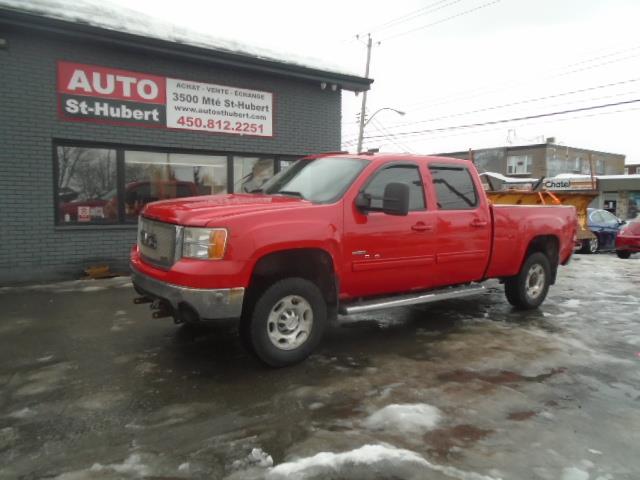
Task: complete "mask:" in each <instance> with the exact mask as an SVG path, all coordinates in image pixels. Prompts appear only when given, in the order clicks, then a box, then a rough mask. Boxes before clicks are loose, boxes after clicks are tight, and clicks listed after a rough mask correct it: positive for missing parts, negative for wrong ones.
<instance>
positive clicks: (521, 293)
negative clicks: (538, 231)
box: [504, 252, 551, 310]
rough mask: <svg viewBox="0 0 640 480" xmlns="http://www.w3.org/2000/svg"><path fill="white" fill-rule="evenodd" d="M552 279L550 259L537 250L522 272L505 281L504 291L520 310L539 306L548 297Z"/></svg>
mask: <svg viewBox="0 0 640 480" xmlns="http://www.w3.org/2000/svg"><path fill="white" fill-rule="evenodd" d="M550 280H551V267H550V265H549V259H548V258H547V256H546V255H545V254H544V253H541V252H536V253H533V254H531V255H529V257H528V258H527V259H526V260H525V262H524V265H522V268H521V269H520V273H518V274H517V275H515V276H513V277H510V278H508V279H507V280H505V282H504V293H505V295H506V297H507V300H508V301H509V303H510V304H511V305H513V306H514V307H516V308H518V309H520V310H531V309H533V308H536V307H538V306H539V305H540V304H541V303H542V302H543V301H544V299H545V298H546V296H547V292H548V291H549V282H550Z"/></svg>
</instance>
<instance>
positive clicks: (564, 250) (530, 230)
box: [486, 205, 577, 278]
mask: <svg viewBox="0 0 640 480" xmlns="http://www.w3.org/2000/svg"><path fill="white" fill-rule="evenodd" d="M575 215H576V214H575V207H573V206H560V205H491V216H492V218H493V244H492V248H491V256H490V259H489V266H488V268H487V274H486V276H487V277H488V278H501V277H509V276H512V275H516V274H517V273H518V271H519V269H520V265H521V264H522V261H523V260H524V256H525V255H526V253H527V245H529V243H530V242H531V240H532V239H533V238H534V237H535V236H536V235H538V233H539V232H541V231H544V232H548V235H553V236H555V237H557V238H558V241H559V245H558V247H559V252H558V257H559V263H561V264H565V263H567V262H568V260H569V257H570V256H571V253H572V252H573V247H574V237H575V234H576V229H577V222H576V216H575ZM514 255H516V256H517V257H518V258H514Z"/></svg>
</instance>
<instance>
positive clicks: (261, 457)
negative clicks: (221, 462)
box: [231, 448, 273, 470]
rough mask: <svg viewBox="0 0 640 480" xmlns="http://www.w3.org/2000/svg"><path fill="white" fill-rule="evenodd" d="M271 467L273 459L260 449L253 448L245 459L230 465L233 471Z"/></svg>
mask: <svg viewBox="0 0 640 480" xmlns="http://www.w3.org/2000/svg"><path fill="white" fill-rule="evenodd" d="M272 466H273V458H272V457H271V455H269V454H268V453H267V452H265V451H264V450H262V449H261V448H254V449H253V450H251V453H250V454H249V455H247V457H246V458H243V459H242V460H236V461H235V462H233V464H232V465H231V468H232V469H233V470H239V469H246V468H250V467H261V468H267V467H272Z"/></svg>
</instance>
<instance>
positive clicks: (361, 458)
mask: <svg viewBox="0 0 640 480" xmlns="http://www.w3.org/2000/svg"><path fill="white" fill-rule="evenodd" d="M425 468H428V469H430V470H432V471H437V472H440V473H443V474H445V475H447V476H448V477H450V478H453V479H457V480H497V479H494V478H493V477H488V476H485V475H481V474H479V473H474V472H465V471H463V470H458V469H457V468H454V467H447V466H443V465H436V464H433V463H431V462H429V461H428V460H426V459H424V458H423V457H422V456H420V455H419V454H417V453H416V452H412V451H411V450H405V449H400V448H396V447H394V446H392V445H364V446H362V447H360V448H357V449H355V450H351V451H348V452H342V453H332V452H322V453H318V454H316V455H314V456H312V457H306V458H301V459H298V460H294V461H291V462H287V463H281V464H280V465H278V466H276V467H274V468H272V469H271V471H269V473H268V474H267V476H266V478H267V480H280V479H289V478H295V479H296V480H311V479H325V478H349V479H363V480H364V479H367V480H373V479H388V478H398V479H416V480H418V479H424V478H429V476H428V475H426V474H425Z"/></svg>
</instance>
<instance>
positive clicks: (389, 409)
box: [363, 403, 440, 433]
mask: <svg viewBox="0 0 640 480" xmlns="http://www.w3.org/2000/svg"><path fill="white" fill-rule="evenodd" d="M439 421H440V410H438V409H437V408H436V407H432V406H431V405H427V404H426V403H415V404H402V405H400V404H392V405H387V406H386V407H384V408H382V409H381V410H378V411H377V412H375V413H373V414H372V415H370V416H369V417H367V418H366V419H365V420H364V422H363V425H364V426H365V427H366V428H369V429H371V430H396V431H399V432H402V433H424V432H427V431H429V430H431V429H432V428H433V427H435V426H436V425H437V423H438V422H439Z"/></svg>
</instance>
